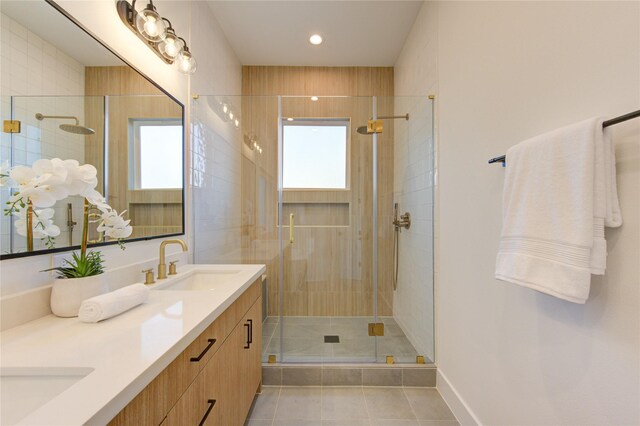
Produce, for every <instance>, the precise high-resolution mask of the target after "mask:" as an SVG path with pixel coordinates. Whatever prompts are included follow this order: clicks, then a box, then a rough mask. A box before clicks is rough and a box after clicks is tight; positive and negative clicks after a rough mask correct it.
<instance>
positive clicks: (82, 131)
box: [36, 113, 96, 135]
mask: <svg viewBox="0 0 640 426" xmlns="http://www.w3.org/2000/svg"><path fill="white" fill-rule="evenodd" d="M45 118H59V119H63V120H75V121H76V124H61V125H60V126H58V127H60V130H63V131H65V132H69V133H73V134H76V135H93V134H94V133H95V132H96V131H95V130H93V129H90V128H89V127H85V126H81V125H80V122H79V121H78V118H77V117H74V116H72V115H42V114H40V113H37V114H36V119H38V120H40V121H42V120H44V119H45Z"/></svg>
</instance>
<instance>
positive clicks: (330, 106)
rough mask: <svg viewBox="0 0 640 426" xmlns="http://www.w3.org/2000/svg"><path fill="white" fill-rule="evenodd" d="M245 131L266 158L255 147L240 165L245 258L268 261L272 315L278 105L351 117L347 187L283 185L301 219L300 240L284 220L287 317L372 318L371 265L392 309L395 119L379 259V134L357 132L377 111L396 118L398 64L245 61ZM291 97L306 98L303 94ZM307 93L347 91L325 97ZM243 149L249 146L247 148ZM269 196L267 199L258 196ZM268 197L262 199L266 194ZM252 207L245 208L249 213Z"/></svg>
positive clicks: (382, 301) (384, 178) (382, 188)
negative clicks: (251, 63) (254, 63)
mask: <svg viewBox="0 0 640 426" xmlns="http://www.w3.org/2000/svg"><path fill="white" fill-rule="evenodd" d="M242 94H243V101H242V117H243V120H242V133H243V134H244V135H247V134H249V132H253V133H254V134H255V136H256V138H257V141H258V143H259V144H260V145H261V146H262V148H263V152H262V154H256V153H255V152H253V151H251V155H249V156H245V159H244V160H243V167H242V179H243V181H242V192H243V194H242V195H243V211H244V212H245V213H244V214H243V228H242V235H243V241H245V243H244V245H243V254H244V258H243V261H244V262H247V263H250V262H261V263H266V264H267V269H268V275H269V279H268V282H269V288H268V313H269V315H277V314H278V312H279V310H278V303H279V294H278V273H279V270H278V257H277V256H276V254H277V248H278V247H277V236H278V227H277V226H276V224H277V221H278V218H277V213H278V211H277V210H278V204H277V201H278V198H277V182H278V152H277V149H278V146H277V143H278V127H277V126H278V121H277V119H278V102H277V98H276V95H282V96H285V97H284V98H282V114H283V116H285V117H294V118H345V119H349V120H350V123H351V131H350V135H349V138H350V141H349V143H350V156H349V160H348V161H349V165H348V168H349V182H350V185H349V189H348V190H346V191H344V190H343V191H285V193H284V195H283V199H284V202H285V205H284V206H283V213H284V214H286V215H287V216H285V218H284V219H285V220H284V221H283V222H284V223H285V225H288V213H290V212H293V213H294V214H295V215H296V216H295V221H296V224H297V225H296V226H295V243H294V244H293V245H291V244H289V243H288V242H289V228H288V226H284V227H283V229H282V230H281V232H282V233H283V241H284V243H285V244H284V260H285V267H284V271H283V272H284V294H283V301H284V305H283V313H284V315H303V316H304V315H309V316H315V315H319V316H352V315H356V316H362V315H372V314H373V301H374V290H373V268H374V267H376V268H377V272H378V313H379V314H380V315H391V313H392V306H393V289H392V285H393V284H392V269H393V227H392V225H391V220H392V214H393V206H392V203H393V122H392V121H387V122H385V131H384V133H383V134H381V135H378V167H377V178H378V201H377V206H376V208H377V213H378V262H377V264H374V259H373V240H372V236H373V208H374V206H373V174H374V170H373V137H372V136H366V135H360V134H358V133H357V132H356V129H357V127H358V126H362V125H365V124H366V122H367V119H368V118H369V117H370V116H371V115H372V113H373V109H372V108H373V107H372V104H373V101H372V98H371V97H372V96H376V97H378V98H377V113H378V115H393V113H394V112H393V104H394V101H393V68H364V67H340V68H334V67H270V66H245V67H243V82H242ZM286 96H302V97H300V98H293V97H286ZM310 96H320V97H322V96H348V97H346V98H331V99H323V98H320V99H319V100H318V101H317V102H312V101H311V100H310V99H309V97H310ZM245 151H247V150H245ZM261 193H262V194H263V195H262V196H261V195H260V194H261ZM261 197H262V198H261ZM247 212H249V214H247Z"/></svg>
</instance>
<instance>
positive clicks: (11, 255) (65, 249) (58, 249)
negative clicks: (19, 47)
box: [0, 0, 187, 261]
mask: <svg viewBox="0 0 640 426" xmlns="http://www.w3.org/2000/svg"><path fill="white" fill-rule="evenodd" d="M43 1H44V2H45V3H47V4H48V5H50V6H51V7H53V8H54V9H56V10H57V11H58V12H60V13H61V14H62V15H63V16H65V17H66V18H67V19H68V20H69V21H70V22H71V23H72V24H74V25H76V26H77V27H78V28H80V29H81V30H82V31H84V32H85V33H86V34H87V35H88V36H89V37H91V38H93V39H94V40H95V41H96V42H98V43H99V44H100V45H101V46H102V47H104V48H105V49H107V50H108V51H109V52H111V53H112V54H113V55H115V56H116V57H117V58H118V59H120V60H121V61H122V62H123V63H124V64H125V65H127V66H128V67H130V68H131V69H132V70H134V71H135V72H137V73H138V74H140V75H141V76H142V77H143V78H144V79H146V80H147V81H148V82H149V83H151V84H153V85H154V86H155V87H156V88H158V90H160V91H161V92H162V93H164V94H165V95H166V96H168V97H169V98H170V99H171V100H173V101H174V102H175V103H176V104H178V105H179V106H180V109H181V110H182V158H181V162H182V232H179V233H174V234H163V235H154V236H151V237H138V238H131V239H125V240H124V241H123V242H124V243H125V244H129V243H133V242H138V241H148V240H155V239H158V238H167V237H175V236H180V235H186V208H185V207H186V206H185V202H186V188H185V185H186V179H185V176H186V171H185V158H186V156H185V154H186V149H187V147H186V146H185V140H186V138H185V130H186V123H185V120H186V116H185V107H184V104H183V103H182V102H180V101H179V100H178V99H177V98H176V97H175V96H173V95H172V94H170V93H169V92H167V91H166V90H164V88H162V87H161V86H160V85H159V84H158V83H156V82H155V81H153V80H152V79H151V78H149V76H147V75H146V74H145V73H143V72H142V71H140V70H139V69H138V68H137V67H135V66H133V65H132V64H131V63H130V62H129V61H127V60H126V59H124V58H123V57H122V56H121V55H120V54H118V52H116V51H115V50H113V49H112V48H111V47H109V45H107V44H106V43H105V42H103V41H102V40H100V38H98V37H97V36H96V35H95V34H93V33H92V32H91V31H89V29H87V28H86V27H85V26H84V25H82V24H81V23H80V22H79V21H78V20H77V19H75V18H74V17H73V16H72V15H71V14H70V13H69V12H67V11H66V10H65V9H63V8H62V7H61V6H60V5H59V4H57V3H56V2H55V1H53V0H43ZM107 143H108V141H107V140H105V141H103V150H104V148H105V147H104V144H107ZM103 166H104V168H105V170H106V167H107V166H108V165H107V158H104V160H103ZM102 178H103V179H104V176H103V177H102ZM134 226H135V225H134ZM114 244H118V242H117V241H106V242H102V243H94V244H88V245H87V247H88V248H95V247H104V246H111V245H114ZM79 249H80V245H79V244H78V245H73V246H66V247H56V248H53V249H44V250H38V251H31V252H20V253H7V254H0V261H1V260H8V259H17V258H21V257H29V256H40V255H46V254H52V253H63V252H68V251H75V250H79Z"/></svg>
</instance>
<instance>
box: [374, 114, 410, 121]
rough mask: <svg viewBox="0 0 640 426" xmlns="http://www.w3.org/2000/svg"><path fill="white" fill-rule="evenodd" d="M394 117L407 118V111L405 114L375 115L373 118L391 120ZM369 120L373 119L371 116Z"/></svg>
mask: <svg viewBox="0 0 640 426" xmlns="http://www.w3.org/2000/svg"><path fill="white" fill-rule="evenodd" d="M396 118H404V119H405V120H408V119H409V113H407V114H405V115H381V116H379V117H376V118H375V120H393V119H396ZM371 120H374V118H373V117H371Z"/></svg>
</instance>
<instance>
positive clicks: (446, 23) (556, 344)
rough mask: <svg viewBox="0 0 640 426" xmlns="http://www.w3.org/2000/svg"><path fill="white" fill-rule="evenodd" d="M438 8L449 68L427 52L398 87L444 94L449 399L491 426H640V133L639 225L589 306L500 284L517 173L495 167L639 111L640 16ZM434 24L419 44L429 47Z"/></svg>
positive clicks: (440, 320)
mask: <svg viewBox="0 0 640 426" xmlns="http://www.w3.org/2000/svg"><path fill="white" fill-rule="evenodd" d="M423 9H424V8H423ZM435 9H436V11H435V12H434V13H435V17H434V18H432V19H433V20H434V21H436V22H437V28H438V30H437V40H438V49H437V51H438V57H437V66H436V67H433V65H432V61H431V60H430V59H429V58H425V57H424V56H421V54H422V52H421V51H419V49H420V44H419V43H416V49H418V50H414V51H412V52H409V51H407V52H405V54H406V55H409V56H410V57H413V60H412V61H410V62H409V63H408V64H406V63H405V64H404V68H405V69H410V68H412V67H415V68H416V70H413V71H410V72H409V71H403V69H402V68H401V69H397V71H396V72H399V73H400V74H401V75H398V76H397V78H396V81H405V82H408V81H410V80H412V81H413V83H411V84H413V85H414V86H413V87H414V88H416V90H420V91H421V92H422V93H424V91H425V90H426V89H427V88H428V87H429V81H428V79H432V78H436V79H437V81H438V89H439V90H438V102H437V103H438V117H439V121H438V123H439V143H438V147H439V159H438V162H439V163H438V164H439V165H438V167H439V170H438V173H439V180H438V182H439V237H440V238H439V265H438V267H439V278H438V280H437V283H436V286H437V289H436V295H437V296H436V299H437V302H436V303H437V305H436V306H437V309H436V327H437V330H436V336H437V341H436V351H437V356H436V358H437V360H438V367H439V372H440V373H441V379H442V380H441V381H440V382H439V384H438V386H439V387H440V388H441V389H446V388H448V387H449V386H451V387H452V388H453V390H454V391H455V392H457V394H458V396H459V397H460V398H461V400H462V402H463V403H466V406H467V408H468V409H469V410H470V411H471V414H472V415H473V416H475V419H476V421H479V422H481V423H483V424H492V425H494V424H505V425H507V424H509V425H513V424H536V425H540V424H565V425H569V424H639V423H640V410H639V409H638V401H640V363H639V359H640V317H639V314H638V312H640V309H639V308H640V306H639V305H640V282H639V281H640V270H639V263H638V259H639V258H640V237H639V236H640V229H639V225H640V224H639V222H640V217H639V216H640V214H639V203H640V200H639V196H640V123H639V122H638V121H637V120H636V121H635V122H628V123H625V124H621V125H618V126H616V127H615V130H614V139H615V145H616V154H617V167H618V176H617V178H618V190H619V195H620V201H621V208H622V214H623V219H624V224H623V225H622V227H621V228H618V229H607V231H606V237H607V240H608V244H609V258H608V268H607V273H606V275H605V276H604V277H593V279H592V286H591V295H590V298H589V300H588V301H587V303H586V305H576V304H572V303H569V302H564V301H561V300H559V299H555V298H553V297H551V296H547V295H543V294H540V293H537V292H535V291H532V290H529V289H526V288H522V287H519V286H515V285H512V284H508V283H504V282H501V281H497V280H495V279H494V278H493V271H494V264H495V255H496V251H497V247H498V238H499V234H500V226H501V196H502V184H503V179H504V170H503V169H502V168H501V167H500V166H499V165H488V164H487V162H486V161H487V159H488V158H490V157H493V156H496V155H500V154H503V153H504V152H505V151H506V149H507V148H508V147H509V146H511V145H513V144H515V143H517V142H519V141H521V140H523V139H525V138H528V137H531V136H534V135H536V134H539V133H542V132H545V131H547V130H551V129H553V128H556V127H559V126H562V125H565V124H569V123H572V122H575V121H578V120H580V119H583V118H586V117H589V116H593V115H605V116H616V115H620V114H623V113H626V112H629V111H632V110H636V109H638V108H639V107H640V56H639V55H640V4H639V3H637V2H441V3H440V4H438V5H437V7H435ZM428 24H429V20H428V19H419V20H417V22H416V27H415V28H414V29H413V31H412V32H413V33H420V34H424V35H423V37H427V36H428V28H426V27H425V25H428ZM406 84H408V85H409V86H408V87H412V86H411V85H410V84H409V83H406ZM398 94H400V93H398ZM448 395H449V397H451V395H452V393H448ZM452 402H454V401H452ZM458 402H459V401H458ZM454 405H456V406H457V404H454ZM460 413H461V412H460V411H459V414H460ZM461 417H462V416H461ZM462 418H466V417H462Z"/></svg>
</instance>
